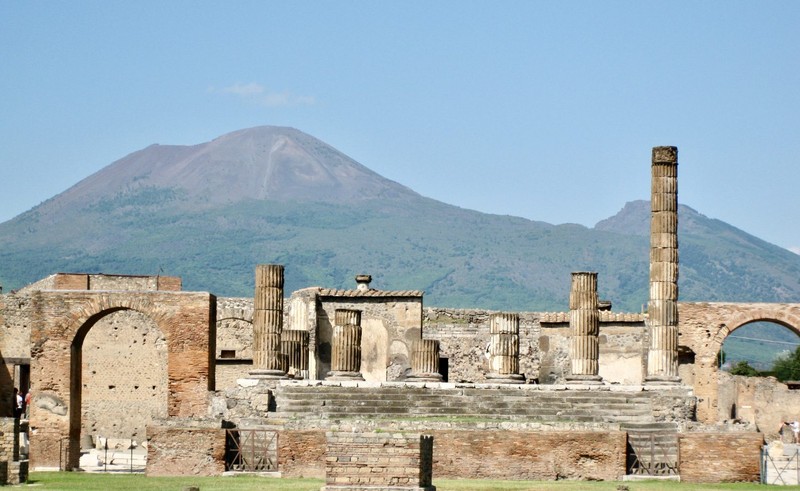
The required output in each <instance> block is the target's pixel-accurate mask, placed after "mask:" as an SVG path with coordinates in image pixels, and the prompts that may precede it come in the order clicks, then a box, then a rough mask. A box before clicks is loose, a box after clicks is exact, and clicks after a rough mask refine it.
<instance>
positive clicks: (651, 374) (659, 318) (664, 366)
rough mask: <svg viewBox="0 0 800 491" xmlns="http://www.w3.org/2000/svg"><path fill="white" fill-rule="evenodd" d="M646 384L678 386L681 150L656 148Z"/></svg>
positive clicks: (654, 158) (651, 229)
mask: <svg viewBox="0 0 800 491" xmlns="http://www.w3.org/2000/svg"><path fill="white" fill-rule="evenodd" d="M651 192H652V196H651V199H650V205H651V214H650V302H649V304H648V309H647V313H648V322H649V324H650V346H649V349H648V352H647V376H646V377H645V383H646V384H678V383H680V381H681V379H680V377H679V376H678V149H677V147H654V148H653V163H652V188H651Z"/></svg>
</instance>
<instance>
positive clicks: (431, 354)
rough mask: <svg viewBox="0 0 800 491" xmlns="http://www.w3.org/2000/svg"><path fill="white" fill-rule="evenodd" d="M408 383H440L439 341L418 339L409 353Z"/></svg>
mask: <svg viewBox="0 0 800 491" xmlns="http://www.w3.org/2000/svg"><path fill="white" fill-rule="evenodd" d="M408 381H409V382H441V381H442V375H441V374H440V373H439V341H436V340H433V339H419V340H417V341H416V342H415V343H414V346H413V348H412V351H411V375H409V376H408Z"/></svg>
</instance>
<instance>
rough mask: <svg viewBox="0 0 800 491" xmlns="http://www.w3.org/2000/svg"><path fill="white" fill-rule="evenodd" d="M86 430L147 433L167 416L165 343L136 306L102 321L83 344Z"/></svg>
mask: <svg viewBox="0 0 800 491" xmlns="http://www.w3.org/2000/svg"><path fill="white" fill-rule="evenodd" d="M82 361H83V367H82V370H83V391H82V398H83V401H82V404H81V410H82V413H83V415H82V430H81V433H82V434H88V435H92V436H102V437H104V438H132V439H138V440H141V439H143V438H144V437H145V427H146V426H147V425H148V424H149V423H150V422H151V421H152V419H153V418H163V417H166V415H167V341H166V339H165V337H164V335H163V333H161V331H160V330H159V329H158V326H157V325H156V324H155V322H153V320H152V319H150V318H149V317H147V316H146V315H144V314H142V313H141V312H136V311H132V310H125V311H118V312H114V313H111V314H109V315H107V316H105V317H103V318H102V319H100V320H99V321H98V322H97V323H96V324H95V325H94V326H93V327H92V328H91V330H90V331H89V333H88V334H87V335H86V339H85V340H84V342H83V356H82Z"/></svg>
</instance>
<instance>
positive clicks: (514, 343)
mask: <svg viewBox="0 0 800 491" xmlns="http://www.w3.org/2000/svg"><path fill="white" fill-rule="evenodd" d="M489 336H490V340H489V365H490V366H491V369H492V371H491V372H490V373H488V374H486V379H487V382H491V383H500V384H521V383H524V382H525V377H524V376H523V375H520V374H519V314H509V313H496V314H492V315H491V316H489Z"/></svg>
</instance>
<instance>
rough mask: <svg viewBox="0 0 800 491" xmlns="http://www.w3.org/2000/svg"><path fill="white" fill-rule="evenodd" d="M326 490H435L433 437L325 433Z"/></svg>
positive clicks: (393, 434) (396, 434) (402, 434)
mask: <svg viewBox="0 0 800 491" xmlns="http://www.w3.org/2000/svg"><path fill="white" fill-rule="evenodd" d="M325 436H326V440H327V448H326V452H325V487H323V488H322V489H323V491H350V490H353V491H357V490H359V489H364V488H367V489H376V490H380V489H386V490H389V489H391V490H397V491H401V490H415V491H428V490H429V491H434V490H435V488H434V487H433V486H432V484H431V481H432V464H433V438H432V437H430V436H425V435H419V434H413V433H412V434H404V433H344V432H328V433H326V435H325Z"/></svg>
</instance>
